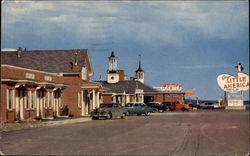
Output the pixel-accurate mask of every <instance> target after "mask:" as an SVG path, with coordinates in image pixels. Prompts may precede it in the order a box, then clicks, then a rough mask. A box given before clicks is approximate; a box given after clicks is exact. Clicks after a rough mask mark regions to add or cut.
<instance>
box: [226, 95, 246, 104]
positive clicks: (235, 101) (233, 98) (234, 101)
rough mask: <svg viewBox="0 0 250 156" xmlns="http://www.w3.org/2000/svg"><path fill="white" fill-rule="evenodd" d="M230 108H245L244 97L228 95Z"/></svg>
mask: <svg viewBox="0 0 250 156" xmlns="http://www.w3.org/2000/svg"><path fill="white" fill-rule="evenodd" d="M228 106H243V95H242V94H237V93H230V94H228Z"/></svg>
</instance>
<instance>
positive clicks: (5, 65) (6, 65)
mask: <svg viewBox="0 0 250 156" xmlns="http://www.w3.org/2000/svg"><path fill="white" fill-rule="evenodd" d="M1 67H12V68H17V69H22V70H28V71H32V72H39V73H44V74H50V75H53V76H59V77H61V75H58V74H57V73H50V72H45V71H41V70H35V69H29V68H24V67H17V66H13V65H8V64H1Z"/></svg>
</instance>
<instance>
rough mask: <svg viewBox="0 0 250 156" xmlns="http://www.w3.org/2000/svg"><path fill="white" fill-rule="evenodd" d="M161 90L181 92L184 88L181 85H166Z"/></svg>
mask: <svg viewBox="0 0 250 156" xmlns="http://www.w3.org/2000/svg"><path fill="white" fill-rule="evenodd" d="M161 90H166V91H181V90H182V86H181V85H180V84H164V85H162V87H161Z"/></svg>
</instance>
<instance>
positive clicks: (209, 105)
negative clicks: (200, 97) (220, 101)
mask: <svg viewBox="0 0 250 156" xmlns="http://www.w3.org/2000/svg"><path fill="white" fill-rule="evenodd" d="M199 108H200V109H214V106H213V103H210V102H204V103H201V104H200V105H199Z"/></svg>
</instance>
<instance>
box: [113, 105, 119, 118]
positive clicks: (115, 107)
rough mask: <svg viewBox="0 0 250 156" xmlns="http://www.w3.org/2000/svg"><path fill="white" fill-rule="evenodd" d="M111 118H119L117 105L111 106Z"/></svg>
mask: <svg viewBox="0 0 250 156" xmlns="http://www.w3.org/2000/svg"><path fill="white" fill-rule="evenodd" d="M113 116H115V117H117V116H119V104H117V103H116V104H114V106H113Z"/></svg>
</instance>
